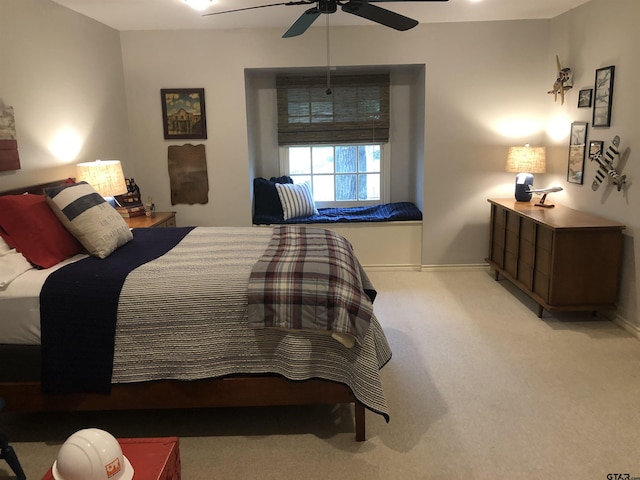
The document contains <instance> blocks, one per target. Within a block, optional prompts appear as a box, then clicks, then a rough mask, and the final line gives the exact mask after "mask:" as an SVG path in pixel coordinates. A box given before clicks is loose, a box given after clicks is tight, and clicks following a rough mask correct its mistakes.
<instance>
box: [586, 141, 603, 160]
mask: <svg viewBox="0 0 640 480" xmlns="http://www.w3.org/2000/svg"><path fill="white" fill-rule="evenodd" d="M603 150H604V142H603V141H602V140H591V141H590V142H589V159H590V160H593V159H594V158H595V156H596V155H598V154H600V155H602V152H603Z"/></svg>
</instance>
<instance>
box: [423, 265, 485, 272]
mask: <svg viewBox="0 0 640 480" xmlns="http://www.w3.org/2000/svg"><path fill="white" fill-rule="evenodd" d="M478 270H487V271H488V270H489V265H487V264H486V263H469V264H455V265H422V266H421V267H420V271H421V272H456V271H458V272H459V271H478Z"/></svg>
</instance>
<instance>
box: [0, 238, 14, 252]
mask: <svg viewBox="0 0 640 480" xmlns="http://www.w3.org/2000/svg"><path fill="white" fill-rule="evenodd" d="M11 250H12V249H11V247H10V246H9V244H8V243H7V242H5V241H4V238H2V237H0V257H1V256H2V255H5V254H7V253H9V252H10V251H11Z"/></svg>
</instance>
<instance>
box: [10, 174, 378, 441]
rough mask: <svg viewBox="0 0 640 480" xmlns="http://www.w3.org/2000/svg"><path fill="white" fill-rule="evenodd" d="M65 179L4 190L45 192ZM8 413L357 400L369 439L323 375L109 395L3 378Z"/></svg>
mask: <svg viewBox="0 0 640 480" xmlns="http://www.w3.org/2000/svg"><path fill="white" fill-rule="evenodd" d="M60 183H62V181H57V182H49V183H44V184H39V185H33V186H30V187H25V188H20V189H14V190H10V191H5V192H0V195H16V194H22V193H35V194H41V193H42V189H43V188H45V187H49V186H55V185H59V184H60ZM0 397H1V398H3V399H4V400H5V402H6V405H5V408H4V411H5V412H45V411H87V410H94V411H97V410H144V409H161V408H171V409H175V408H209V407H258V406H285V405H313V404H343V403H353V404H355V418H354V421H355V433H356V440H357V441H359V442H362V441H364V440H365V437H366V435H365V407H364V405H363V404H362V403H361V402H360V401H358V400H357V399H356V397H355V395H354V394H353V392H352V391H351V389H350V388H349V387H348V386H347V385H344V384H342V383H338V382H332V381H329V380H323V379H317V378H314V379H310V380H302V381H293V380H288V379H286V378H284V377H282V376H280V375H248V376H239V375H233V376H229V377H223V378H209V379H203V380H195V381H177V380H167V381H154V382H141V383H130V384H116V385H113V386H112V389H111V393H110V394H109V395H101V394H71V395H45V394H43V393H42V391H41V387H40V383H39V382H36V381H31V382H4V383H0Z"/></svg>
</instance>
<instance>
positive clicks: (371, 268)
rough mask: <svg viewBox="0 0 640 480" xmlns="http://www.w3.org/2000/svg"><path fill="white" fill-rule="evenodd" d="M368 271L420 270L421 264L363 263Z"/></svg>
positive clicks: (363, 266)
mask: <svg viewBox="0 0 640 480" xmlns="http://www.w3.org/2000/svg"><path fill="white" fill-rule="evenodd" d="M362 268H364V269H365V270H366V271H367V272H419V271H420V265H362Z"/></svg>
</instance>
